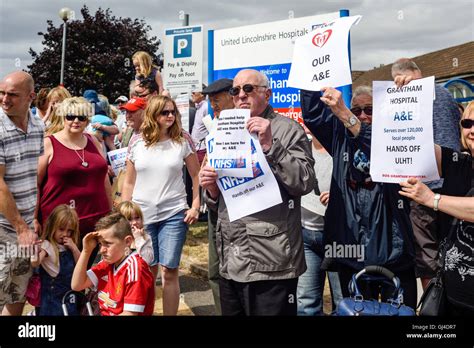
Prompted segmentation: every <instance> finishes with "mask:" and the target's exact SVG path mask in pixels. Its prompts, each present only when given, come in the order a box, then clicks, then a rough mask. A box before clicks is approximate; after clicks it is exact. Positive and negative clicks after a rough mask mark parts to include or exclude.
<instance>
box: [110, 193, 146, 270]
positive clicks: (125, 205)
mask: <svg viewBox="0 0 474 348" xmlns="http://www.w3.org/2000/svg"><path fill="white" fill-rule="evenodd" d="M116 210H117V212H119V213H120V214H122V215H123V216H125V218H126V219H127V220H128V222H129V223H130V227H131V228H132V233H133V238H134V239H135V241H134V243H133V245H132V249H135V250H136V251H137V252H138V254H139V255H140V256H141V257H142V258H143V260H145V261H146V263H148V264H149V265H150V264H151V263H152V262H153V259H154V258H155V255H154V254H153V245H152V244H151V238H150V236H149V235H148V234H147V233H145V230H144V229H143V213H142V210H141V209H140V206H139V205H138V204H136V203H133V202H130V201H124V202H122V203H120V204H119V205H118V206H117V208H116Z"/></svg>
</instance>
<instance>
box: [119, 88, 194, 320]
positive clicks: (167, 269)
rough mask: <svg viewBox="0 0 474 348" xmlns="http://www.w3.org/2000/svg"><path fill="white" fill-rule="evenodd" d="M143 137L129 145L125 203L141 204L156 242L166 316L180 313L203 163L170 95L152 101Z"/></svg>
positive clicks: (145, 220)
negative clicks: (181, 274)
mask: <svg viewBox="0 0 474 348" xmlns="http://www.w3.org/2000/svg"><path fill="white" fill-rule="evenodd" d="M141 130H142V133H141V134H140V136H139V137H138V138H136V140H135V141H134V142H133V144H132V145H130V152H129V157H128V159H127V169H126V176H125V180H124V185H123V190H122V199H123V200H124V201H130V200H131V201H133V202H135V203H137V204H138V205H139V206H140V208H141V210H142V211H143V215H144V222H145V230H146V231H147V233H148V234H149V235H150V236H151V238H152V243H153V252H154V255H155V258H154V260H153V262H152V263H151V266H152V272H153V274H154V276H155V277H156V275H157V272H158V264H160V265H161V275H162V284H163V312H164V315H176V313H177V311H178V304H179V282H178V266H179V261H180V258H181V252H182V250H183V245H184V242H185V240H186V233H187V230H188V227H187V224H192V223H194V222H196V221H197V219H198V216H199V204H200V200H199V179H198V173H199V162H198V159H197V156H196V154H195V153H194V152H193V151H192V149H191V146H190V145H189V143H188V142H187V141H186V140H185V139H184V138H183V136H182V131H181V124H180V121H179V112H178V109H177V107H176V104H175V102H174V101H173V100H172V99H171V98H169V97H163V96H156V97H153V98H151V99H150V100H149V101H148V105H147V107H146V109H145V117H144V121H143V124H142V126H141ZM183 162H184V163H185V164H186V167H187V169H188V171H189V174H190V176H191V178H192V182H193V200H192V207H191V208H190V209H188V205H187V203H186V190H185V186H184V182H183Z"/></svg>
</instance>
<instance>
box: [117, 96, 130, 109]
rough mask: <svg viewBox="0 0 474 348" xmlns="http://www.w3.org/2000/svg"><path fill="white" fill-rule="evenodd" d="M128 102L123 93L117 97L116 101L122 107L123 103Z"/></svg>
mask: <svg viewBox="0 0 474 348" xmlns="http://www.w3.org/2000/svg"><path fill="white" fill-rule="evenodd" d="M126 102H128V98H127V97H126V96H124V95H121V96H120V97H118V98H117V99H115V103H116V104H118V106H119V107H120V106H121V105H124V104H125V103H126Z"/></svg>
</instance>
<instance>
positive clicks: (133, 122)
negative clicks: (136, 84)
mask: <svg viewBox="0 0 474 348" xmlns="http://www.w3.org/2000/svg"><path fill="white" fill-rule="evenodd" d="M146 103H147V100H146V99H145V98H139V97H135V98H132V99H130V100H129V101H128V102H127V103H126V104H125V105H123V106H122V109H123V110H125V112H126V114H125V119H126V120H127V130H126V131H125V132H124V134H123V137H122V146H121V147H127V146H128V143H129V142H130V139H131V138H132V136H133V135H134V134H138V133H140V126H141V125H142V123H143V116H144V115H145V108H146Z"/></svg>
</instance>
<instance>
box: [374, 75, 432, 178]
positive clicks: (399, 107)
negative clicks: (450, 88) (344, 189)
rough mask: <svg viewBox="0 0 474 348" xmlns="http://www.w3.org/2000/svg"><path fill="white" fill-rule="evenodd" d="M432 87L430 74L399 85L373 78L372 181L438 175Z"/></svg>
mask: <svg viewBox="0 0 474 348" xmlns="http://www.w3.org/2000/svg"><path fill="white" fill-rule="evenodd" d="M433 91H434V77H433V76H431V77H427V78H424V79H419V80H414V81H412V82H410V83H409V84H407V85H405V86H403V87H401V88H397V87H396V86H395V84H394V83H393V81H374V82H373V119H372V144H371V155H370V157H371V164H370V175H371V176H372V180H373V181H377V182H389V183H399V182H401V181H405V180H407V179H408V178H409V177H415V178H418V179H420V180H422V181H431V180H437V179H439V174H438V169H437V166H436V158H435V152H434V142H433Z"/></svg>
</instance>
